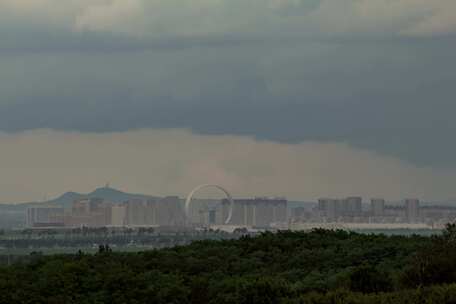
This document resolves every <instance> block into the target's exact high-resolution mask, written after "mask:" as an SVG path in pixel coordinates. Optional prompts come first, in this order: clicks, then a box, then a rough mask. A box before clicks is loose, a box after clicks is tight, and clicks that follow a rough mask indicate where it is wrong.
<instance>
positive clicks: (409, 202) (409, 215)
mask: <svg viewBox="0 0 456 304" xmlns="http://www.w3.org/2000/svg"><path fill="white" fill-rule="evenodd" d="M404 207H405V218H406V220H407V222H409V223H417V222H418V221H419V217H420V201H419V200H418V199H410V198H408V199H405V200H404Z"/></svg>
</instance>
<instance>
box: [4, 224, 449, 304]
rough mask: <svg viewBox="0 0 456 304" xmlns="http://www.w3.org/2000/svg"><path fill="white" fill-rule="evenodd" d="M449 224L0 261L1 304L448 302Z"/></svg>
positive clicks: (285, 234) (107, 249)
mask: <svg viewBox="0 0 456 304" xmlns="http://www.w3.org/2000/svg"><path fill="white" fill-rule="evenodd" d="M455 256H456V227H455V226H454V225H449V226H448V227H447V229H446V230H445V231H444V233H443V234H441V235H438V236H432V237H423V236H418V235H413V236H407V237H406V236H385V235H373V234H371V235H365V234H358V233H354V232H346V231H329V230H322V229H316V230H313V231H311V232H290V231H282V232H278V233H271V232H265V233H263V234H261V235H259V236H256V237H251V236H248V235H247V236H243V237H241V238H239V239H237V240H203V241H195V242H193V243H191V244H190V245H186V246H176V247H172V248H166V249H160V250H151V251H146V252H138V253H119V252H113V251H112V250H111V249H110V247H109V244H105V245H103V246H100V249H99V252H98V253H97V254H86V253H84V252H81V251H80V252H78V253H77V254H72V255H54V256H41V255H39V254H38V255H35V256H32V257H31V258H30V259H29V261H28V262H27V263H16V264H14V265H12V266H8V267H5V266H4V267H0V290H2V292H1V293H0V303H51V304H52V303H114V304H115V303H119V304H120V303H158V304H160V303H176V304H177V303H198V304H204V303H214V304H215V303H217V304H219V303H221V304H223V303H245V304H247V303H271V304H272V303H289V304H297V303H314V304H318V303H322V304H326V303H328V304H329V303H341V304H343V303H347V304H348V303H354V304H356V303H455V301H456V284H455V283H456V261H454V257H455Z"/></svg>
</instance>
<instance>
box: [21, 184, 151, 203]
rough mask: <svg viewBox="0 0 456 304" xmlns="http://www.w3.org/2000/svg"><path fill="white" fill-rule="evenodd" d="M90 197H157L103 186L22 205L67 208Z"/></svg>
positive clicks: (116, 199)
mask: <svg viewBox="0 0 456 304" xmlns="http://www.w3.org/2000/svg"><path fill="white" fill-rule="evenodd" d="M90 198H102V199H104V200H107V201H110V202H113V203H118V204H119V203H122V202H125V201H128V200H131V199H135V198H136V199H151V198H157V197H156V196H151V195H144V194H134V193H127V192H123V191H120V190H117V189H113V188H110V187H103V188H98V189H95V191H92V192H90V193H86V194H84V193H77V192H66V193H64V194H62V195H61V196H59V197H57V198H55V199H52V200H49V201H46V202H39V203H27V204H23V205H27V206H30V205H32V204H33V205H34V206H36V205H46V206H49V205H53V206H62V207H65V208H68V207H70V206H71V203H73V202H74V201H76V200H80V199H90Z"/></svg>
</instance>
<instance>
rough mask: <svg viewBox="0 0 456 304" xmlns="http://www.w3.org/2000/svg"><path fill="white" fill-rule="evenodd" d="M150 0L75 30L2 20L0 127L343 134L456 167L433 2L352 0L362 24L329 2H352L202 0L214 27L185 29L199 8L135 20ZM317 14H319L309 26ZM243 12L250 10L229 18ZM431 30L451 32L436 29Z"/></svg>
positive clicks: (450, 60)
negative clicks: (393, 5) (410, 6)
mask: <svg viewBox="0 0 456 304" xmlns="http://www.w3.org/2000/svg"><path fill="white" fill-rule="evenodd" d="M49 1H51V0H49ZM139 2H141V1H130V2H129V3H130V4H131V5H130V6H127V7H126V8H125V9H124V11H125V12H129V13H128V14H126V15H127V17H129V18H130V19H128V20H130V22H127V23H126V24H123V23H122V22H121V21H122V18H121V17H122V16H123V15H122V16H121V17H117V18H116V19H114V20H115V21H116V22H107V21H106V20H105V19H104V18H102V17H103V16H101V17H100V16H98V15H97V12H99V11H100V10H102V9H103V6H101V7H95V8H93V7H89V8H90V9H87V12H86V13H85V14H82V15H80V16H79V15H78V16H76V17H78V18H76V17H74V16H73V15H72V16H73V17H72V18H68V19H69V20H73V21H74V20H76V19H77V20H78V22H77V24H76V25H77V27H76V29H75V28H74V27H73V26H71V27H70V29H68V27H58V26H57V27H55V26H52V25H46V26H45V27H36V28H35V27H34V26H33V25H30V24H29V25H27V24H24V25H20V26H19V25H18V24H15V25H14V26H12V27H4V26H2V27H1V29H0V66H1V67H2V70H1V71H0V92H1V93H0V94H1V95H0V130H3V131H8V132H17V131H22V130H28V129H37V128H52V129H58V130H65V131H66V130H78V131H85V132H89V131H90V132H112V131H126V130H132V129H138V128H189V129H192V130H194V131H197V132H199V133H205V134H239V135H251V136H254V137H256V138H259V139H268V140H275V141H280V142H293V143H296V142H304V141H309V140H311V141H328V142H345V143H349V144H350V145H352V146H356V147H361V148H365V149H369V150H372V151H376V152H378V153H382V154H387V155H393V156H398V157H401V158H402V159H404V160H407V161H411V162H414V163H416V164H419V165H438V166H456V157H454V155H456V144H454V143H453V142H452V140H451V138H452V133H453V132H454V130H456V122H455V120H454V117H453V116H454V114H453V113H455V110H456V105H455V103H454V96H455V92H454V83H455V81H456V76H455V72H454V71H455V69H456V60H455V59H456V58H455V55H454V49H455V47H456V43H455V37H454V36H453V35H452V32H451V31H447V30H446V27H444V28H443V30H441V27H438V26H436V25H435V24H436V23H435V22H431V21H432V18H431V19H430V21H429V22H424V23H423V22H422V21H423V20H424V21H426V19H425V18H424V17H423V16H424V15H425V13H426V12H427V8H426V7H427V6H426V5H424V4H425V3H421V2H420V6H422V7H424V8H426V9H423V12H421V10H419V13H416V14H413V16H408V15H407V16H406V18H403V19H404V20H405V21H403V20H402V18H397V19H398V20H395V22H389V21H390V18H389V15H388V13H389V12H387V13H386V14H385V13H383V15H382V14H380V13H379V14H378V15H375V17H376V18H366V17H365V16H361V17H360V18H358V19H357V18H355V17H356V16H355V15H354V13H353V12H351V10H349V9H348V8H351V7H352V6H355V5H358V4H359V5H361V4H363V5H364V6H365V7H364V8H365V9H366V11H367V12H370V11H376V9H378V7H376V5H379V4H378V3H380V2H377V4H375V5H374V4H369V3H368V2H355V1H348V0H347V1H345V2H344V3H345V6H346V7H347V11H346V12H347V13H348V12H349V11H350V12H351V13H350V14H348V15H347V16H352V14H353V16H354V17H353V16H352V17H353V18H351V19H353V24H352V23H350V22H351V21H352V20H351V19H350V20H348V19H347V20H345V19H344V18H342V17H343V16H341V14H340V13H338V12H337V11H336V10H332V9H328V7H329V6H331V5H336V8H341V7H342V6H341V5H342V4H333V3H332V2H330V1H313V2H312V5H310V6H303V3H304V2H303V1H281V2H278V1H276V2H274V1H269V2H267V3H268V5H269V6H271V7H273V11H274V14H273V16H272V17H271V16H270V13H269V11H270V9H265V8H264V7H263V8H262V10H261V9H259V8H255V9H252V8H251V7H250V6H248V5H247V4H245V3H243V2H240V1H235V2H228V1H227V2H224V3H223V5H221V6H223V7H224V9H223V10H219V8H218V7H216V5H214V4H211V3H209V2H204V1H200V2H198V3H199V5H201V6H202V7H207V10H208V11H209V12H210V13H209V14H208V15H209V16H205V17H207V18H206V19H207V20H205V22H202V24H203V25H204V27H203V26H199V24H193V23H192V24H193V27H188V28H187V26H186V22H187V21H188V22H190V21H192V22H194V20H195V18H194V16H199V15H198V14H199V13H200V11H199V10H198V9H193V7H191V6H188V7H187V10H188V11H189V13H188V14H187V13H186V14H183V15H181V14H180V13H176V12H175V10H177V8H175V7H174V6H172V5H171V6H169V7H168V6H167V4H166V3H165V2H160V1H155V2H154V4H148V5H150V6H151V7H152V8H157V7H159V8H161V7H162V6H163V12H164V14H163V15H164V16H165V17H168V15H166V14H169V18H165V17H162V16H161V15H160V14H158V15H157V16H154V17H156V18H155V19H157V20H158V21H156V20H155V19H154V18H152V17H151V18H144V16H143V19H146V21H141V22H138V23H136V22H135V21H136V19H138V20H140V19H141V18H140V17H141V16H142V14H140V13H141V12H142V10H145V9H146V8H148V9H151V7H149V6H147V5H145V6H139V8H140V9H138V8H137V5H138V3H139ZM405 2H407V1H402V2H401V3H405ZM440 2H441V3H444V1H440ZM24 3H25V2H24ZM106 3H107V2H106ZM109 3H111V2H109ZM135 3H136V5H135ZM141 3H142V2H141ZM150 3H152V2H150ZM233 3H234V4H233ZM256 3H259V2H256ZM265 3H266V2H265ZM321 3H323V4H326V6H325V5H320V4H321ZM334 3H336V2H334ZM337 3H340V2H337ZM360 3H361V4H360ZM410 3H411V2H410ZM445 3H449V4H450V5H451V3H450V2H445ZM0 4H2V3H0ZM24 5H25V4H24ZM122 5H124V3H123V2H116V1H112V7H114V9H113V8H112V7H110V8H109V10H108V9H107V10H106V12H107V14H108V12H111V13H112V14H114V16H117V15H116V14H118V12H124V11H123V10H121V9H118V8H117V6H119V7H121V6H122ZM153 5H157V7H154V6H153ZM397 5H398V6H400V8H401V9H404V8H407V5H403V4H402V5H399V4H397ZM371 6H372V7H373V8H370V7H371ZM379 6H381V5H379ZM170 7H171V8H170ZM320 8H321V9H320ZM319 9H320V11H321V12H318V10H319ZM315 10H317V14H316V15H315V16H314V18H313V21H312V22H309V23H306V22H301V20H303V17H304V16H307V14H308V13H309V12H308V11H310V12H313V11H315ZM102 11H103V10H102ZM151 11H153V10H152V9H151ZM220 11H222V13H220ZM225 11H226V12H228V13H226V14H224V13H223V12H225ZM303 11H305V12H303ZM354 11H355V12H356V11H357V10H354ZM138 12H139V13H138ZM233 12H234V13H236V14H235V15H236V18H238V19H239V20H238V19H236V20H232V19H231V18H228V17H230V16H232V14H233ZM165 13H166V14H165ZM255 13H257V14H258V15H260V16H264V17H265V18H264V19H265V20H268V22H263V21H262V18H256V17H255V18H254V16H255V15H256V14H255ZM135 14H139V15H138V16H136V15H135ZM195 14H196V15H195ZM70 15H71V14H70ZM218 15H220V16H221V17H223V18H221V20H220V22H219V19H218V18H217V17H216V16H218ZM398 15H401V14H399V13H398ZM415 15H416V16H415ZM132 16H133V17H132ZM277 16H278V17H277ZM433 16H435V15H433ZM443 16H445V14H443ZM266 17H267V18H266ZM320 17H321V18H320ZM323 17H325V18H327V20H326V19H324V18H323ZM336 17H337V18H336ZM358 17H359V16H358ZM125 18H126V17H125ZM250 18H253V19H252V21H251V23H249V22H246V20H250ZM340 18H342V21H341V20H339V19H340ZM149 19H151V20H152V21H150V20H149ZM168 19H170V20H172V21H173V22H171V21H168ZM181 19H183V20H184V21H180V20H181ZM203 19H204V18H203ZM320 19H323V21H322V22H321V23H322V24H321V25H320V26H317V25H316V23H317V24H318V21H319V20H320ZM189 20H190V21H189ZM290 20H291V21H290ZM315 20H316V21H315ZM385 20H387V21H388V22H385ZM417 20H418V21H417ZM442 20H443V17H442ZM445 20H446V19H445ZM108 21H110V20H108ZM239 21H243V22H239ZM412 21H413V22H412ZM447 21H448V23H449V24H450V25H451V20H450V19H449V20H447ZM414 22H415V23H416V26H411V24H415V23H414ZM72 23H74V22H72ZM237 23H240V24H243V25H244V27H242V28H241V29H239V28H238V27H237V26H236V25H237ZM245 24H247V25H249V26H245ZM442 24H443V22H442ZM2 25H4V23H2ZM72 25H73V24H72ZM437 25H440V24H437ZM218 27H220V28H218ZM393 27H394V29H392V28H393ZM396 27H397V29H396ZM212 28H214V29H212ZM339 28H340V31H339ZM365 28H366V30H365ZM155 29H157V30H156V32H154V31H153V30H155ZM187 30H188V31H187ZM149 31H152V34H149ZM404 31H405V32H407V33H408V34H407V35H404V34H403V32H404ZM433 31H443V32H444V34H441V33H440V34H439V35H438V36H436V35H427V34H428V33H429V32H431V33H433ZM137 32H138V33H139V34H137ZM144 32H145V34H144ZM417 33H425V34H426V35H421V34H420V35H417ZM411 34H413V35H411Z"/></svg>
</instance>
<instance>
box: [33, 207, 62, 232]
mask: <svg viewBox="0 0 456 304" xmlns="http://www.w3.org/2000/svg"><path fill="white" fill-rule="evenodd" d="M26 225H27V227H60V226H64V209H63V208H60V207H30V208H27V213H26Z"/></svg>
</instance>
